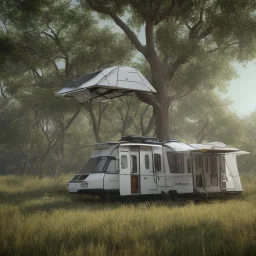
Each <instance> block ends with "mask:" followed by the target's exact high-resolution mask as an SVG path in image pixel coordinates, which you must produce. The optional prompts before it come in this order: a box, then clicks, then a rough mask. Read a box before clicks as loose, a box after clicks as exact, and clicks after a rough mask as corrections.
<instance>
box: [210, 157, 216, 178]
mask: <svg viewBox="0 0 256 256" xmlns="http://www.w3.org/2000/svg"><path fill="white" fill-rule="evenodd" d="M211 173H214V174H215V173H217V157H215V156H213V157H211Z"/></svg>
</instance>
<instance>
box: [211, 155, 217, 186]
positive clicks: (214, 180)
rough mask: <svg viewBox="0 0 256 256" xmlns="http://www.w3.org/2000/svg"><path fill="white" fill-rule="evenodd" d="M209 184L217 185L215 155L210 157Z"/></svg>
mask: <svg viewBox="0 0 256 256" xmlns="http://www.w3.org/2000/svg"><path fill="white" fill-rule="evenodd" d="M210 164H211V175H210V177H211V185H212V186H218V170H217V168H218V165H217V157H211V160H210Z"/></svg>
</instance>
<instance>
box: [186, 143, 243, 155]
mask: <svg viewBox="0 0 256 256" xmlns="http://www.w3.org/2000/svg"><path fill="white" fill-rule="evenodd" d="M190 145H191V146H192V147H193V148H194V150H193V152H201V153H231V152H238V151H239V149H238V148H232V147H229V146H227V145H225V144H223V143H220V142H211V143H207V144H190Z"/></svg>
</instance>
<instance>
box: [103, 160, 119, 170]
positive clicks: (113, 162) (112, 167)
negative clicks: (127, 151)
mask: <svg viewBox="0 0 256 256" xmlns="http://www.w3.org/2000/svg"><path fill="white" fill-rule="evenodd" d="M116 172H117V171H116V160H114V159H112V160H110V161H109V163H108V167H107V170H106V173H116Z"/></svg>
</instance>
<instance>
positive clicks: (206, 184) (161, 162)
mask: <svg viewBox="0 0 256 256" xmlns="http://www.w3.org/2000/svg"><path fill="white" fill-rule="evenodd" d="M237 154H242V151H239V150H238V149H234V148H230V147H226V146H225V145H224V144H222V143H209V144H205V145H201V144H200V145H199V144H186V143H182V142H179V141H169V142H164V143H158V142H156V141H146V140H144V141H143V142H134V141H120V142H113V143H106V144H99V145H97V146H96V151H95V152H94V153H93V154H92V156H91V158H90V159H89V161H88V162H87V164H86V165H85V166H84V168H82V170H81V171H80V172H79V173H78V174H76V175H75V177H74V178H73V179H72V180H71V181H70V182H68V184H67V188H68V191H69V192H70V193H77V194H88V195H99V196H101V195H118V196H139V197H141V196H157V195H172V196H173V195H202V196H210V195H216V194H230V193H233V194H234V193H235V194H237V193H241V192H242V186H241V182H240V176H239V172H238V168H237V161H236V155H237Z"/></svg>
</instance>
